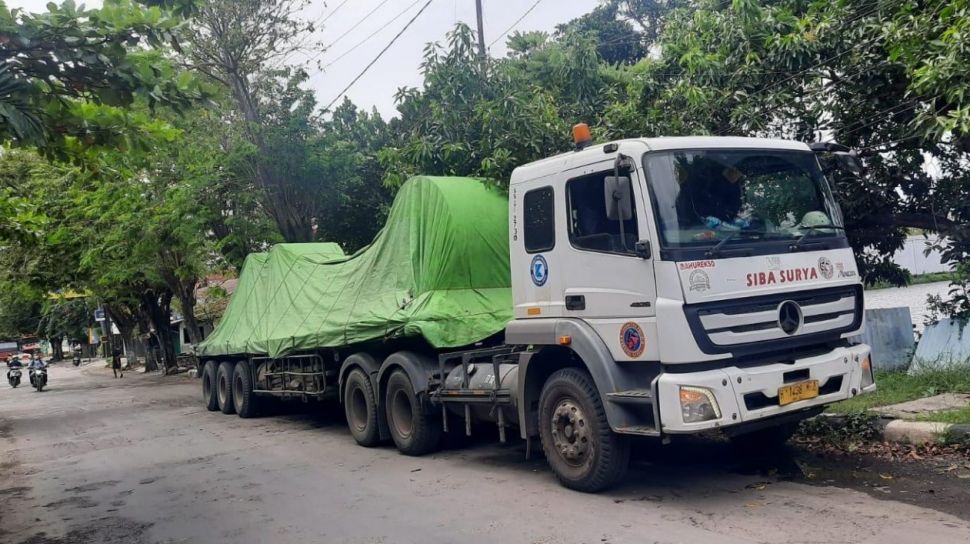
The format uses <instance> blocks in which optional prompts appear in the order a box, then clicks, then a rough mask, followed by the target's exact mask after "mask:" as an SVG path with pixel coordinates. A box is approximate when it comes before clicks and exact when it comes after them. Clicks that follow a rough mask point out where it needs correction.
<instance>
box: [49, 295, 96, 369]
mask: <svg viewBox="0 0 970 544" xmlns="http://www.w3.org/2000/svg"><path fill="white" fill-rule="evenodd" d="M91 313H92V309H91V308H90V307H89V306H88V304H87V301H86V300H85V298H84V297H80V298H71V297H66V296H49V297H48V298H47V300H46V301H45V304H44V305H43V310H42V312H41V317H40V320H39V323H38V329H37V331H38V335H39V336H42V337H44V338H46V339H47V341H48V342H49V343H50V345H51V351H52V355H53V359H54V360H55V361H59V360H61V359H63V358H64V350H63V345H62V344H63V341H64V340H68V341H72V342H74V341H77V342H80V341H81V340H83V339H85V338H87V334H86V332H85V329H86V328H87V326H88V325H89V324H90V321H91V317H90V315H91Z"/></svg>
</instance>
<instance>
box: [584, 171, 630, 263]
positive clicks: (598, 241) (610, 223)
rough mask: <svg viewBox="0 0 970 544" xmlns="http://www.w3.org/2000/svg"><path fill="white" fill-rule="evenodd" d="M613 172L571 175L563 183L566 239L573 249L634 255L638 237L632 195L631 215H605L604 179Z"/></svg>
mask: <svg viewBox="0 0 970 544" xmlns="http://www.w3.org/2000/svg"><path fill="white" fill-rule="evenodd" d="M612 175H613V172H612V171H609V172H602V173H598V174H593V175H590V176H583V177H579V178H574V179H571V180H569V181H568V182H567V183H566V209H567V210H568V211H569V242H570V243H571V244H572V245H573V247H575V248H576V249H582V250H586V251H599V252H603V253H620V254H624V255H626V254H629V255H635V254H636V252H635V246H636V243H637V240H639V239H640V236H639V233H638V232H637V204H636V197H635V196H632V195H633V191H632V190H631V197H632V198H633V206H632V207H633V216H632V217H630V219H627V220H626V221H618V220H614V219H610V218H609V217H608V216H607V215H606V199H605V196H604V178H606V176H612Z"/></svg>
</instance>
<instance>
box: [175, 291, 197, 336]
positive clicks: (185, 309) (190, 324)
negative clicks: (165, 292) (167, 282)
mask: <svg viewBox="0 0 970 544" xmlns="http://www.w3.org/2000/svg"><path fill="white" fill-rule="evenodd" d="M196 284H197V281H196V280H195V279H193V280H191V281H182V282H179V284H178V291H177V293H176V295H177V296H178V299H179V304H180V305H181V306H182V318H183V319H184V320H185V328H186V329H187V330H188V331H189V342H191V343H192V345H193V346H195V345H196V344H198V343H199V342H201V341H202V334H201V333H200V332H199V321H198V320H197V319H196V317H195V302H196V300H195V286H196Z"/></svg>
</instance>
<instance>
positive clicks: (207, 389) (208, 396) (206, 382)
mask: <svg viewBox="0 0 970 544" xmlns="http://www.w3.org/2000/svg"><path fill="white" fill-rule="evenodd" d="M216 366H217V365H216V362H215V361H206V362H205V364H204V365H203V366H202V404H205V409H206V410H208V411H210V412H215V411H216V410H218V409H219V399H218V397H217V395H216Z"/></svg>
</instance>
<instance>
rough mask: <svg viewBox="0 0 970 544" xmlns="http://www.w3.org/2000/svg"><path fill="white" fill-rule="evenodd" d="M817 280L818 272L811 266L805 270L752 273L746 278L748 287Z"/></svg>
mask: <svg viewBox="0 0 970 544" xmlns="http://www.w3.org/2000/svg"><path fill="white" fill-rule="evenodd" d="M817 279H818V270H816V269H815V268H813V267H810V266H809V267H805V268H789V269H788V270H769V271H768V272H750V273H748V274H747V275H746V276H745V280H746V281H747V285H748V287H755V286H758V285H771V284H773V283H795V282H799V281H806V280H817Z"/></svg>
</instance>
